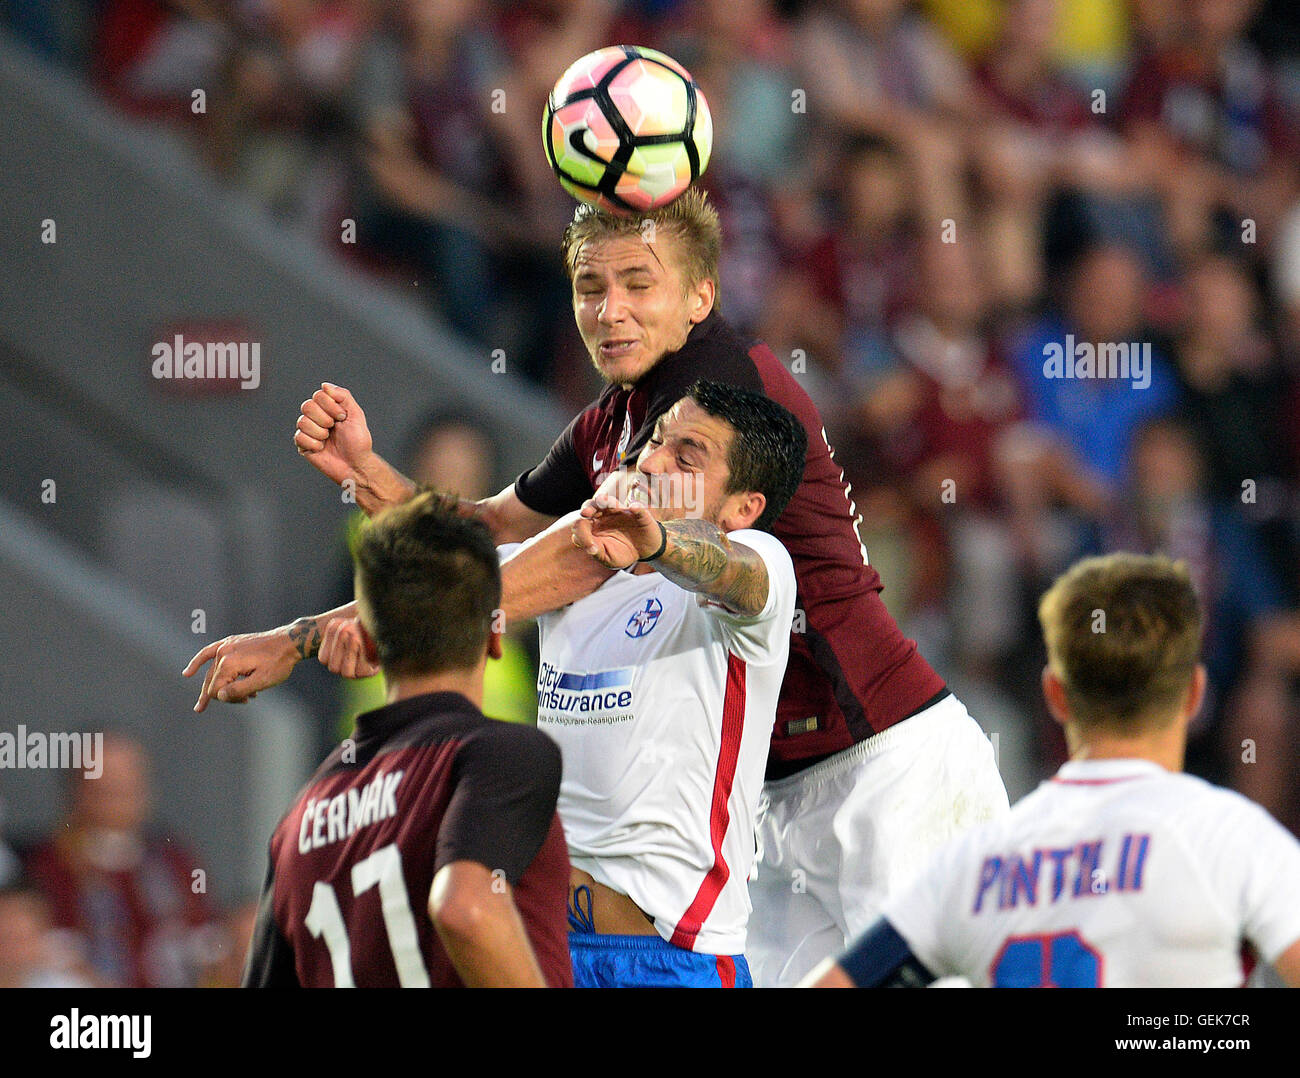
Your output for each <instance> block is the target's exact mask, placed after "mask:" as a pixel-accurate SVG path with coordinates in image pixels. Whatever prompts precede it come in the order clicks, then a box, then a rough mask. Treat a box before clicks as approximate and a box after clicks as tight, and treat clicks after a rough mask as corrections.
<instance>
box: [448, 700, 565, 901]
mask: <svg viewBox="0 0 1300 1078" xmlns="http://www.w3.org/2000/svg"><path fill="white" fill-rule="evenodd" d="M559 793H560V750H559V749H558V748H557V747H556V745H555V743H554V742H553V741H552V740H551V739H550V738H549V737H547V736H546V735H545V734H543V733H541V732H540V731H538V730H534V729H531V728H529V727H522V726H516V725H511V724H509V723H494V724H492V725H491V726H489V727H486V728H484V729H482V730H480V731H478V732H476V733H475V735H474V736H473V737H471V738H468V739H467V740H466V741H465V742H464V743H463V744H462V745H461V746H460V748H459V749H458V750H457V753H456V762H455V791H454V792H453V794H452V796H451V801H450V802H449V803H448V805H447V812H446V815H445V816H444V817H443V821H442V826H441V828H440V829H439V831H438V850H437V855H436V857H435V861H434V871H435V872H437V871H438V870H439V869H441V868H442V867H443V865H449V864H451V863H452V862H453V861H475V862H477V863H478V864H480V865H483V866H484V867H486V868H488V869H490V870H492V871H496V870H498V869H500V870H501V871H502V872H504V874H505V878H506V880H507V881H509V883H510V884H511V885H512V886H513V885H514V884H516V883H518V881H519V877H520V876H522V875H523V874H524V870H525V869H526V868H527V867H528V866H529V864H530V863H531V862H532V860H533V858H534V857H536V856H537V851H538V850H540V849H541V848H542V843H543V842H545V841H546V835H547V833H548V832H549V831H550V828H551V821H552V820H553V819H554V817H555V803H556V799H557V798H558V797H559Z"/></svg>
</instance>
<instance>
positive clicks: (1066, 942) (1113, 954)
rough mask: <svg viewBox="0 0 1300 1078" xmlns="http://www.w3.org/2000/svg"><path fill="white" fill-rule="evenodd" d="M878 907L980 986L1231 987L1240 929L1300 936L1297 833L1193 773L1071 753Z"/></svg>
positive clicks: (1260, 936) (1238, 962) (1260, 947)
mask: <svg viewBox="0 0 1300 1078" xmlns="http://www.w3.org/2000/svg"><path fill="white" fill-rule="evenodd" d="M884 913H885V916H886V917H887V918H888V919H889V922H890V923H891V924H892V925H893V926H894V927H895V928H896V929H897V930H898V932H899V934H900V935H902V936H903V938H904V939H906V940H907V942H908V945H909V946H910V947H911V949H912V953H913V954H915V955H916V957H917V958H918V959H920V960H921V962H922V963H923V964H924V965H925V966H926V967H927V968H928V969H929V970H930V972H931V973H934V974H935V975H937V976H940V977H943V976H962V977H965V978H967V979H968V980H969V981H970V982H971V983H972V984H974V985H976V986H977V987H986V986H997V987H1030V986H1056V987H1061V988H1072V987H1088V986H1101V987H1109V988H1126V987H1216V988H1222V987H1234V986H1239V985H1241V984H1242V982H1243V979H1244V974H1243V969H1242V955H1241V945H1242V942H1243V941H1248V942H1249V943H1251V944H1252V945H1253V946H1254V948H1255V950H1256V951H1257V952H1258V953H1259V954H1260V955H1262V956H1263V958H1264V959H1265V960H1266V961H1269V962H1272V961H1274V960H1275V959H1276V958H1277V957H1278V956H1279V955H1280V954H1281V953H1282V952H1283V951H1284V950H1286V949H1287V948H1288V947H1289V946H1290V945H1291V944H1293V943H1294V942H1295V941H1296V940H1297V939H1300V843H1297V842H1296V840H1295V838H1293V837H1292V836H1291V834H1290V833H1289V832H1287V831H1286V830H1285V829H1284V828H1283V827H1282V826H1281V825H1280V824H1278V823H1277V822H1276V821H1275V820H1274V819H1273V818H1272V817H1271V816H1269V814H1268V813H1267V812H1265V811H1264V810H1263V809H1262V808H1260V807H1259V806H1258V805H1256V804H1254V803H1253V802H1251V801H1249V800H1247V799H1246V798H1244V797H1242V796H1241V795H1240V794H1237V793H1234V792H1232V791H1231V790H1225V789H1221V788H1220V787H1217V786H1213V785H1211V784H1210V783H1208V782H1205V781H1204V780H1202V779H1198V778H1195V777H1194V776H1191V775H1185V774H1173V773H1171V772H1168V771H1166V770H1164V769H1163V768H1162V767H1160V766H1159V765H1158V764H1155V763H1152V762H1150V761H1147V760H1094V761H1072V762H1070V763H1067V764H1065V766H1064V767H1062V768H1061V770H1060V771H1059V772H1057V774H1056V775H1055V777H1053V778H1052V779H1050V780H1048V781H1047V782H1044V783H1043V784H1042V785H1040V786H1039V787H1038V789H1037V790H1035V791H1034V792H1033V793H1031V794H1029V795H1028V796H1027V797H1025V798H1024V799H1022V800H1021V801H1020V802H1019V803H1017V804H1016V806H1015V807H1014V808H1013V809H1012V810H1011V812H1010V814H1009V815H1008V816H1006V817H1004V818H1002V819H1001V820H998V821H996V822H994V823H990V824H987V825H984V826H981V827H979V828H977V829H975V830H973V831H970V832H968V833H967V834H965V835H963V836H961V837H960V838H958V839H955V840H954V841H953V842H951V843H949V844H948V845H946V846H945V847H943V848H942V849H941V850H940V851H939V853H938V854H937V855H936V857H935V858H934V859H933V860H932V861H931V862H930V864H929V866H928V867H927V868H926V870H925V871H924V872H923V873H922V874H921V876H920V878H919V879H917V880H916V881H914V882H913V884H912V885H911V886H910V887H908V888H905V889H904V890H903V891H902V892H900V893H899V894H897V895H895V896H893V898H892V899H891V900H889V901H888V902H887V903H886V905H885V910H884Z"/></svg>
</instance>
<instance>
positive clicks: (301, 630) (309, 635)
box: [289, 618, 320, 659]
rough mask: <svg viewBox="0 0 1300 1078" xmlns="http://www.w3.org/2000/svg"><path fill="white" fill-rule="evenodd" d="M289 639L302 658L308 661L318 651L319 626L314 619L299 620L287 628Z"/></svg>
mask: <svg viewBox="0 0 1300 1078" xmlns="http://www.w3.org/2000/svg"><path fill="white" fill-rule="evenodd" d="M289 639H290V640H291V641H292V642H293V646H294V650H296V651H297V652H298V654H299V655H300V656H301V657H302V658H304V659H310V658H311V657H312V656H313V655H315V654H316V652H318V651H320V626H319V625H318V624H317V623H316V619H315V618H299V619H298V620H297V621H295V622H294V623H293V624H292V625H290V626H289Z"/></svg>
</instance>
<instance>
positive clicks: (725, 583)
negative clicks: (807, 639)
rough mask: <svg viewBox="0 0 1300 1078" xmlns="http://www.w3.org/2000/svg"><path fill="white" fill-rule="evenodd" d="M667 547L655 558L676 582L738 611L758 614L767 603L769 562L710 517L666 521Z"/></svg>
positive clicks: (666, 573)
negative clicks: (738, 542) (731, 537)
mask: <svg viewBox="0 0 1300 1078" xmlns="http://www.w3.org/2000/svg"><path fill="white" fill-rule="evenodd" d="M664 531H665V532H666V533H667V535H668V547H667V549H665V550H664V552H663V554H661V555H660V556H659V557H658V558H657V559H656V560H655V562H654V565H655V568H657V569H658V570H659V571H660V572H661V573H663V574H664V576H666V577H667V578H668V579H669V580H671V581H672V582H673V583H674V584H680V585H681V586H682V587H683V588H686V589H687V590H688V591H695V592H699V593H700V594H702V595H707V596H708V597H709V598H711V599H716V600H717V601H718V602H720V603H722V604H723V605H724V606H726V607H727V608H728V609H730V610H734V611H735V612H736V613H738V614H757V613H760V612H761V611H762V609H763V607H765V606H766V605H767V594H768V579H767V565H766V563H764V561H763V559H762V558H760V557H759V556H758V555H757V554H756V553H755V552H754V551H752V550H750V549H749V547H746V546H736V545H733V544H732V542H731V540H729V539H728V538H727V535H726V532H724V531H723V530H722V529H721V528H719V527H718V526H717V525H716V524H711V523H709V522H708V521H707V520H674V521H671V522H669V523H667V524H665V525H664Z"/></svg>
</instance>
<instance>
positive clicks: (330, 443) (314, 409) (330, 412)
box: [293, 382, 374, 484]
mask: <svg viewBox="0 0 1300 1078" xmlns="http://www.w3.org/2000/svg"><path fill="white" fill-rule="evenodd" d="M293 444H294V445H296V446H297V447H298V452H299V453H300V454H301V455H302V456H304V457H306V458H307V460H308V461H309V462H310V463H311V465H312V466H313V467H314V468H316V469H317V470H319V471H320V472H321V473H322V474H324V475H326V476H328V477H329V478H330V479H332V480H333V481H334V482H335V483H339V484H342V483H343V482H344V480H347V479H353V480H356V479H358V478H359V476H360V474H361V473H362V471H363V470H364V468H365V466H366V464H367V462H368V461H369V460H370V458H371V456H372V455H373V449H374V443H373V441H372V439H371V437H370V428H369V427H368V426H367V425H366V414H365V412H363V411H362V410H361V406H360V405H359V404H357V402H356V400H355V398H354V397H353V396H352V394H351V393H349V392H348V391H347V390H346V389H344V388H343V387H342V386H336V385H334V384H333V383H331V382H322V383H321V387H320V389H318V390H316V392H315V393H313V394H312V395H311V396H310V397H309V398H308V399H307V400H305V401H303V402H302V406H301V407H300V408H299V416H298V422H297V426H296V429H295V431H294V435H293Z"/></svg>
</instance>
